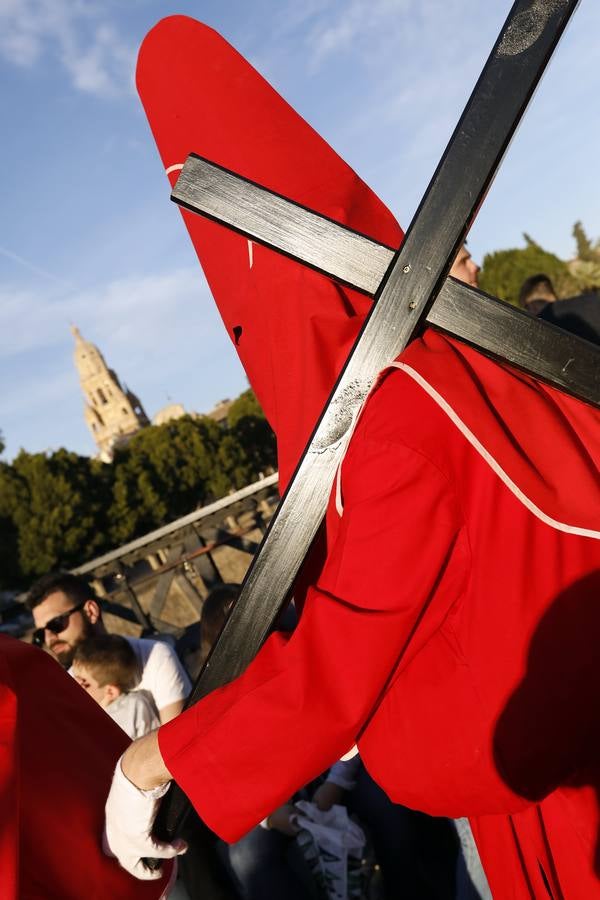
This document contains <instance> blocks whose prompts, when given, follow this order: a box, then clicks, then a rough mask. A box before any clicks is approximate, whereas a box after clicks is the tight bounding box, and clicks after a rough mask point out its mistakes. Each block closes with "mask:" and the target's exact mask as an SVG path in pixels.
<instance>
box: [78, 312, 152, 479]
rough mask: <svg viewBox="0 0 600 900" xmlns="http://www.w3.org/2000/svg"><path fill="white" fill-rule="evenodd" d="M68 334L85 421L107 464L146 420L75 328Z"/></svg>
mask: <svg viewBox="0 0 600 900" xmlns="http://www.w3.org/2000/svg"><path fill="white" fill-rule="evenodd" d="M71 331H72V333H73V336H74V338H75V353H74V359H75V365H76V367H77V372H78V373H79V383H80V384H81V390H82V391H83V396H84V398H85V412H84V415H85V421H86V422H87V424H88V426H89V428H90V430H91V432H92V437H93V438H94V441H95V442H96V446H97V447H98V451H99V456H100V458H101V459H102V460H104V461H105V462H110V460H111V459H112V457H113V452H114V449H115V447H116V446H117V445H118V444H120V443H124V442H125V441H126V440H127V438H130V437H132V435H134V434H135V433H136V431H139V430H140V428H143V427H144V425H148V417H147V416H146V413H145V412H144V410H143V408H142V404H141V403H140V401H139V400H138V398H137V397H136V396H135V394H132V393H131V391H129V390H127V388H126V387H121V383H120V381H119V379H118V378H117V376H116V374H115V373H114V372H113V370H112V369H109V368H108V366H107V365H106V363H105V362H104V357H103V356H102V354H101V353H100V351H99V350H98V348H97V347H96V346H95V345H94V344H91V343H90V342H89V341H84V339H83V338H82V337H81V334H80V333H79V329H78V328H75V326H74V325H72V326H71Z"/></svg>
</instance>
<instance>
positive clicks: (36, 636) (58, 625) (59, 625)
mask: <svg viewBox="0 0 600 900" xmlns="http://www.w3.org/2000/svg"><path fill="white" fill-rule="evenodd" d="M86 603H87V600H84V601H83V603H78V604H77V606H74V607H73V609H68V610H67V611H66V612H64V613H61V614H60V616H54V618H53V619H50V621H49V622H46V624H45V625H44V627H43V628H36V629H35V631H34V632H33V638H32V641H31V642H32V644H35V646H36V647H43V646H44V643H45V641H44V638H45V634H44V632H45V631H46V630H48V631H51V632H52V634H60V633H61V631H64V630H65V628H66V627H67V626H68V624H69V617H70V616H71V615H72V613H74V612H79V610H80V609H83V607H84V606H85V604H86Z"/></svg>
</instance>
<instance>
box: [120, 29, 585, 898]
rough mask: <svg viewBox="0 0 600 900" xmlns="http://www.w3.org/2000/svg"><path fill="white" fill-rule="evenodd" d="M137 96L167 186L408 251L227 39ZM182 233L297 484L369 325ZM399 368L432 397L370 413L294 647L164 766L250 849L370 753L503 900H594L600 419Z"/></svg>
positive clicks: (214, 700)
mask: <svg viewBox="0 0 600 900" xmlns="http://www.w3.org/2000/svg"><path fill="white" fill-rule="evenodd" d="M137 79H138V88H139V90H140V95H141V97H142V100H143V103H144V106H145V109H146V112H147V114H148V118H149V120H150V124H151V127H152V130H153V132H154V135H155V138H156V141H157V144H158V147H159V150H160V153H161V156H162V159H163V164H164V167H165V169H166V170H167V172H168V173H169V177H170V179H171V181H172V182H173V181H174V180H175V179H176V177H177V175H178V169H177V168H173V167H177V166H180V165H181V163H183V162H184V160H185V158H186V156H187V154H188V153H189V152H191V151H195V152H197V153H200V154H202V155H204V156H206V157H207V158H209V159H211V160H213V161H215V162H217V163H219V164H220V165H223V166H225V167H228V168H231V169H233V170H234V171H236V172H239V173H240V174H242V175H245V176H246V177H248V178H250V179H252V180H254V181H256V182H258V183H260V184H263V185H265V186H268V187H270V188H272V189H273V190H276V191H278V192H280V193H282V194H284V195H285V196H288V197H290V198H292V199H295V200H296V201H298V202H299V203H302V204H304V205H306V206H308V207H310V208H313V209H316V210H318V211H320V212H321V213H323V214H325V215H328V216H330V217H331V218H333V219H334V220H336V221H339V222H343V223H345V224H349V225H350V226H351V227H352V228H354V229H356V230H357V231H361V232H363V233H365V234H367V235H369V236H371V237H373V238H375V239H377V240H379V241H380V242H383V243H386V244H388V245H390V246H397V245H398V244H399V242H400V240H401V237H402V232H401V229H400V228H399V226H398V225H397V223H396V222H395V220H394V218H393V216H392V215H391V214H390V212H389V210H387V209H386V208H385V206H384V205H383V204H382V203H381V201H380V200H379V199H378V198H377V197H376V196H375V195H374V194H373V192H372V191H370V190H369V188H368V187H367V186H366V185H365V184H364V183H363V182H361V181H360V179H359V178H358V177H357V176H356V174H355V173H354V172H352V170H351V169H350V168H349V167H348V166H347V165H346V164H345V163H344V161H343V160H341V159H340V158H339V157H338V156H337V155H336V154H335V153H334V151H333V150H331V148H330V147H329V146H328V145H327V144H326V143H325V142H324V141H323V139H322V138H320V137H319V135H318V134H316V132H314V131H313V130H312V129H311V128H310V127H309V126H308V125H307V124H306V123H305V122H304V121H303V120H302V119H301V118H300V117H299V116H298V115H297V114H296V113H294V111H293V110H292V109H291V108H290V107H289V106H288V105H287V104H286V103H285V101H283V100H282V98H281V97H279V96H278V95H277V94H276V93H275V91H273V89H272V88H271V87H270V86H269V85H268V84H267V83H266V82H265V81H264V80H263V79H262V78H261V77H260V76H259V75H258V73H256V72H255V71H254V70H252V69H251V67H250V66H249V65H248V64H247V63H246V62H245V61H244V60H243V59H242V58H241V57H240V56H239V54H237V53H236V52H235V51H234V50H233V49H232V48H231V47H229V46H228V45H227V44H226V43H225V42H224V41H223V40H222V38H220V37H219V36H218V35H217V34H215V32H213V31H212V30H211V29H208V28H206V27H205V26H202V25H201V24H200V23H197V22H193V21H192V20H189V19H185V18H183V17H172V18H170V19H166V20H164V21H163V22H161V23H159V25H157V26H156V28H155V29H153V30H152V32H150V34H149V35H148V37H147V38H146V40H145V41H144V44H143V46H142V49H141V52H140V58H139V63H138V72H137ZM183 216H184V219H185V222H186V226H187V228H188V230H189V232H190V236H191V238H192V240H193V242H194V246H195V248H196V250H197V252H198V255H199V258H200V261H201V263H202V265H203V268H204V270H205V273H206V275H207V278H208V281H209V284H210V287H211V290H212V292H213V294H214V297H215V300H216V302H217V303H218V305H219V309H220V312H221V314H222V316H223V320H224V322H225V325H226V327H227V330H228V332H229V334H230V335H231V336H232V340H233V339H234V335H237V337H236V347H237V350H238V353H239V355H240V358H241V359H242V362H243V364H244V367H245V369H246V371H247V373H248V376H249V378H250V381H251V384H252V386H253V387H254V389H255V391H256V393H257V395H258V398H259V400H260V402H261V403H262V405H263V408H264V409H265V412H266V414H267V417H268V418H269V420H270V422H271V424H272V426H273V427H274V429H275V431H276V433H277V438H278V451H279V460H280V473H281V476H282V482H283V485H285V484H286V482H287V480H288V478H289V475H290V473H291V471H292V470H293V468H294V466H295V464H296V463H297V461H298V458H299V455H300V452H301V450H302V447H303V445H304V443H305V442H306V440H307V438H308V436H309V434H310V432H311V430H312V427H313V425H314V422H315V418H316V416H317V415H318V412H319V411H320V409H321V407H322V405H323V403H324V402H325V400H326V397H327V395H328V393H329V391H330V390H331V387H332V386H333V383H334V381H335V378H336V376H337V374H338V373H339V369H340V366H341V364H342V362H343V360H344V358H345V355H346V353H347V351H348V349H349V348H350V346H351V343H352V341H353V340H354V338H355V336H356V335H357V334H358V331H359V328H360V325H361V324H362V321H363V319H364V315H365V313H366V311H367V309H368V307H369V302H368V300H366V299H365V298H364V297H361V296H360V295H358V294H357V293H356V292H352V291H349V290H347V289H346V288H343V287H340V286H339V285H335V284H334V283H332V282H331V281H329V280H328V279H326V278H324V277H322V276H320V275H318V274H316V273H314V272H311V271H309V270H307V269H305V268H303V267H302V266H299V265H297V264H294V263H293V262H290V261H289V260H287V259H286V258H284V257H282V256H279V255H277V254H276V253H273V252H272V251H269V250H267V249H265V248H263V247H257V246H256V245H252V246H249V245H248V242H247V241H246V240H245V239H244V238H243V237H240V236H239V235H237V234H234V233H232V232H230V231H228V230H227V229H225V228H222V227H220V226H218V225H215V224H214V223H212V222H209V221H206V220H203V219H202V218H200V217H197V216H193V215H192V214H190V213H187V212H184V213H183ZM238 326H241V333H240V329H239V327H238ZM402 361H403V362H404V363H406V364H407V365H410V366H411V367H412V368H413V369H414V370H415V371H417V372H419V373H420V374H421V375H422V377H423V378H424V379H425V381H426V383H427V384H428V385H431V386H432V387H433V388H434V393H433V394H432V393H431V391H430V390H429V389H427V388H426V387H425V386H424V385H423V384H421V383H419V382H418V381H416V380H415V377H414V375H413V374H412V372H411V373H409V372H408V371H407V370H401V371H399V372H392V373H390V374H388V375H387V376H386V377H385V378H384V379H383V381H382V383H381V385H380V387H379V388H378V390H377V391H375V393H374V394H373V395H372V397H371V399H370V401H369V404H368V406H367V408H366V410H365V412H364V414H363V416H362V418H361V420H360V422H359V424H358V427H357V430H356V433H355V435H354V438H353V440H352V443H351V445H350V449H349V451H348V455H347V458H346V460H345V462H344V465H343V467H342V477H341V489H342V494H343V500H344V513H343V515H342V516H341V517H340V516H338V515H337V513H336V510H335V507H334V504H333V501H332V503H331V504H330V509H329V513H328V522H327V546H328V550H329V553H328V557H327V561H326V563H325V565H324V567H323V568H322V571H320V573H318V577H317V578H316V583H315V584H314V586H313V587H312V588H311V589H310V591H309V594H308V599H307V604H306V609H305V612H304V613H303V616H302V619H301V622H300V625H299V627H298V629H297V631H296V632H295V633H294V635H293V636H292V638H291V639H290V640H289V641H287V640H286V639H285V638H284V637H282V636H273V637H272V638H270V639H269V641H267V643H266V645H265V647H264V648H263V650H262V651H261V653H260V654H259V656H258V658H257V659H256V660H255V662H254V663H253V664H252V665H251V666H250V667H249V669H248V670H247V672H246V673H245V674H244V675H243V676H242V677H241V678H240V679H237V680H236V681H235V682H234V683H232V684H231V685H229V686H227V687H225V688H223V689H221V690H219V691H216V692H215V693H214V694H213V695H211V696H210V697H207V698H205V699H204V700H203V701H202V702H201V703H200V704H198V705H197V706H196V707H194V708H193V709H191V710H189V711H188V712H186V713H184V714H183V715H182V716H180V717H179V718H178V719H177V720H175V721H174V722H171V723H169V724H168V725H166V726H163V728H161V730H160V732H159V740H160V746H161V750H162V752H163V755H164V757H165V761H166V763H167V765H168V767H169V769H170V770H171V771H172V772H173V774H174V776H175V778H176V780H177V781H178V782H179V783H180V784H181V786H182V787H183V788H184V790H185V791H186V792H187V793H188V795H189V796H190V799H191V800H192V802H193V803H194V804H195V805H196V806H197V808H198V810H199V812H200V814H201V816H202V817H203V818H205V819H206V821H207V822H208V824H209V825H210V826H211V827H212V828H214V829H215V830H216V831H217V832H218V833H219V834H221V835H222V836H223V837H225V838H226V839H228V840H233V839H235V838H236V837H239V835H241V834H242V833H244V832H245V831H247V830H248V829H249V828H250V827H251V826H252V825H254V824H255V823H256V822H257V821H258V820H260V819H261V818H262V817H263V816H264V815H265V814H267V813H269V812H271V811H272V809H273V808H275V807H276V806H277V805H278V804H279V803H280V802H282V801H283V800H284V799H286V798H287V797H288V796H290V794H291V793H292V791H293V790H294V789H295V788H297V787H298V786H299V785H301V784H303V783H305V782H307V781H308V780H309V779H310V778H312V777H313V776H314V775H315V774H317V773H318V772H320V771H322V770H324V769H325V768H327V766H328V765H329V764H330V763H332V762H333V761H334V760H335V759H336V758H337V757H338V756H339V755H341V754H342V753H344V752H345V751H346V750H348V748H349V747H350V746H351V745H352V744H353V743H354V742H355V740H357V738H358V739H359V747H360V749H361V752H362V755H363V758H364V759H365V762H366V764H367V766H368V768H369V770H370V771H371V773H372V774H373V776H374V777H375V778H376V779H377V780H378V781H379V782H380V783H381V784H382V785H383V787H384V788H385V789H386V790H387V791H388V793H389V794H390V796H391V797H392V798H394V799H396V800H398V801H399V802H403V803H406V804H408V805H412V806H415V807H417V808H419V809H423V810H425V811H429V812H432V813H435V814H443V815H451V816H462V815H469V816H470V817H471V821H472V823H473V826H474V831H475V834H476V838H477V841H478V844H479V847H480V850H481V852H482V855H483V859H484V865H485V868H486V873H487V874H488V877H489V880H490V882H491V885H492V890H493V891H494V896H495V898H496V900H502V898H513V897H515V898H521V897H529V896H531V893H532V891H533V892H534V896H538V895H539V896H541V897H546V896H547V893H546V892H545V890H546V889H545V887H543V885H542V879H543V877H545V878H546V879H547V881H548V883H549V884H552V886H553V889H554V893H555V896H561V893H560V890H561V886H562V890H563V892H565V893H566V895H567V896H568V897H569V898H576V900H577V898H583V897H585V898H588V897H592V896H596V895H597V894H598V883H597V881H596V876H595V874H594V872H593V861H592V856H593V847H594V842H595V840H596V828H597V818H598V817H597V809H596V802H595V794H594V790H595V784H596V783H595V781H594V778H593V776H592V774H590V772H592V771H593V762H592V761H590V759H589V758H588V757H590V756H593V751H594V750H595V749H596V748H597V742H596V741H595V734H593V733H592V732H593V721H590V716H589V715H588V713H589V709H590V708H592V707H593V706H595V705H596V698H595V693H594V688H595V683H596V680H597V679H595V678H594V669H593V663H592V651H595V648H596V646H598V645H599V641H598V640H597V639H596V637H597V630H598V629H597V621H598V616H597V615H596V613H595V612H594V610H593V608H591V601H590V598H591V597H593V590H592V589H591V588H590V584H591V585H592V587H593V581H594V578H595V577H596V575H595V573H596V572H597V570H598V568H600V566H599V563H600V552H599V543H598V529H599V528H600V519H599V514H598V499H599V497H598V494H599V486H598V475H597V471H598V460H599V459H600V450H599V447H598V441H599V435H600V424H599V419H598V413H597V412H595V411H592V410H591V409H589V408H588V407H586V406H584V405H583V404H581V403H579V402H577V401H573V400H569V399H568V398H566V397H565V396H564V395H561V394H559V393H558V392H556V391H551V390H549V389H547V388H544V387H542V386H540V385H537V384H535V383H534V382H533V381H532V380H531V379H528V378H525V377H522V376H520V375H517V374H516V373H515V372H513V371H511V370H510V369H508V368H507V367H503V366H499V365H497V364H494V363H491V362H490V361H489V360H487V359H485V358H484V357H483V356H481V355H480V354H478V353H476V352H474V351H472V350H469V349H468V348H467V347H464V346H461V345H460V344H458V343H457V342H454V341H450V340H447V339H445V338H442V337H440V336H439V335H436V334H434V333H432V332H431V333H427V334H426V335H425V338H424V339H423V340H420V341H416V342H414V343H413V344H412V345H411V347H409V348H408V350H407V351H406V353H405V354H404V356H403V358H402ZM435 391H437V392H438V394H440V395H441V396H442V397H444V398H445V399H446V401H447V403H449V404H450V407H451V408H452V409H454V410H456V413H457V417H456V416H454V417H453V416H452V415H450V414H449V412H448V410H447V409H446V408H444V407H443V405H442V406H440V401H439V397H437V395H436V394H435ZM461 423H466V424H465V427H464V428H462V426H461ZM469 435H477V440H478V441H479V444H477V445H476V446H475V445H474V444H473V442H472V440H471V438H470V437H469ZM482 448H484V449H485V450H487V452H488V453H489V454H491V457H492V458H494V459H496V460H497V461H499V464H498V465H496V464H495V463H493V462H492V461H491V459H490V458H488V457H487V456H485V454H484V455H482ZM515 489H516V492H515ZM532 504H533V505H532ZM565 526H571V527H574V528H575V529H576V531H575V532H572V531H569V528H567V530H565ZM577 529H580V530H581V529H584V532H583V533H579V532H578V531H577ZM585 529H587V530H588V531H590V532H591V533H590V534H586V533H585ZM592 532H593V533H592ZM586 579H587V580H586ZM590 579H591V581H590ZM565 609H566V610H567V614H565V612H564V611H565ZM571 609H574V610H575V611H576V614H575V615H573V616H571V615H570V610H571ZM391 673H392V674H391ZM390 674H391V681H390ZM524 748H526V751H525V750H524ZM586 754H587V756H586ZM550 844H551V847H550ZM540 866H542V868H543V870H544V873H545V876H542V875H541V870H540ZM556 869H559V870H560V875H557V874H556Z"/></svg>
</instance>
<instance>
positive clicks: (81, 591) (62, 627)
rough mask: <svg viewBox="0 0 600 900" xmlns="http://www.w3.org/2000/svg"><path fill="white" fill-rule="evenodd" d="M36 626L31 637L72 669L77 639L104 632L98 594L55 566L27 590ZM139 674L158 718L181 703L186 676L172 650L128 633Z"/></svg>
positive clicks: (170, 715)
mask: <svg viewBox="0 0 600 900" xmlns="http://www.w3.org/2000/svg"><path fill="white" fill-rule="evenodd" d="M26 602H27V606H28V607H29V609H30V610H31V611H32V614H33V619H34V622H35V626H36V632H35V635H34V640H35V641H36V642H37V643H39V644H40V646H44V647H45V648H46V649H47V650H48V651H49V652H50V653H51V654H52V655H53V656H54V657H55V659H57V660H58V662H60V663H61V665H63V666H64V667H65V668H66V669H70V667H71V665H72V663H73V659H74V656H75V651H76V649H77V647H78V646H79V644H81V643H82V642H83V641H84V640H85V639H86V638H88V637H91V636H92V635H98V634H106V628H105V626H104V622H103V621H102V611H101V607H100V600H99V598H98V597H97V595H96V593H95V591H94V590H93V588H92V587H91V586H90V585H89V584H88V583H87V581H85V579H83V578H81V577H80V576H78V575H72V574H71V573H69V572H54V573H51V574H48V575H45V576H43V577H42V578H40V579H39V580H38V581H37V582H36V583H35V584H34V585H33V586H32V587H31V589H30V591H29V593H28V595H27V600H26ZM126 640H127V641H128V643H129V644H130V645H131V647H132V648H133V650H134V652H135V655H136V657H137V659H138V662H139V665H140V668H141V672H142V677H141V680H140V683H139V685H138V688H139V689H140V690H145V691H148V692H149V693H150V694H151V695H152V699H153V700H154V703H155V705H156V707H157V709H158V713H159V717H160V721H161V723H163V724H164V723H165V722H169V721H170V720H171V719H173V718H174V717H175V716H176V715H177V714H178V713H180V712H181V710H182V709H183V704H184V702H185V699H186V697H187V695H188V694H189V692H190V688H191V685H190V680H189V678H188V676H187V674H186V672H185V670H184V668H183V666H182V665H181V663H180V662H179V660H178V658H177V655H176V654H175V652H174V650H173V649H172V648H171V647H170V646H169V645H168V644H166V643H164V642H163V641H153V640H149V639H146V638H133V637H127V638H126Z"/></svg>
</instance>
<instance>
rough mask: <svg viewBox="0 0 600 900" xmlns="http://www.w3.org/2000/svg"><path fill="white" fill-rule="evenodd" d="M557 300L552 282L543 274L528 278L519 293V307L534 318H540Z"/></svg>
mask: <svg viewBox="0 0 600 900" xmlns="http://www.w3.org/2000/svg"><path fill="white" fill-rule="evenodd" d="M557 299H558V298H557V296H556V291H555V290H554V285H553V284H552V281H551V280H550V278H548V276H547V275H544V273H543V272H540V273H539V274H537V275H531V276H530V277H529V278H526V279H525V281H524V282H523V284H522V285H521V289H520V291H519V306H520V307H521V309H524V310H526V311H527V312H528V313H531V315H532V316H539V314H540V313H541V311H542V310H543V309H545V308H546V306H547V305H548V304H549V303H554V302H555V301H556V300H557Z"/></svg>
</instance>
